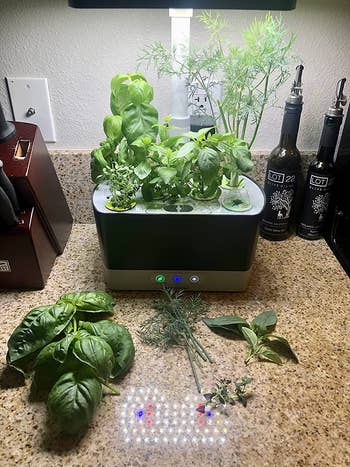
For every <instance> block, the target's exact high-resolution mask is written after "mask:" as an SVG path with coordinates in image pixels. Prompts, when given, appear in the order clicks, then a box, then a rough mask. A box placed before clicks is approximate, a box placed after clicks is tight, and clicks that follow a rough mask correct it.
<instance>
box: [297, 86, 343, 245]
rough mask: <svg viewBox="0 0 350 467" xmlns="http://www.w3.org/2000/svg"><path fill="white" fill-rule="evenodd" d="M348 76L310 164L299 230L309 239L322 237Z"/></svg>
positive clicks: (299, 232)
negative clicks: (314, 157)
mask: <svg viewBox="0 0 350 467" xmlns="http://www.w3.org/2000/svg"><path fill="white" fill-rule="evenodd" d="M345 81H346V79H345V78H343V79H341V80H339V81H338V83H337V88H336V96H335V99H334V103H333V105H332V106H331V107H330V108H329V109H328V111H327V113H326V115H325V118H324V123H323V130H322V135H321V140H320V145H319V149H318V152H317V156H316V159H315V160H313V161H312V162H311V164H310V166H309V170H308V173H307V177H306V183H305V193H304V204H303V209H302V213H301V218H300V222H299V226H298V230H297V233H298V235H300V237H303V238H306V239H308V240H317V239H319V238H321V236H322V231H323V228H324V224H325V221H326V216H327V210H328V205H329V200H330V197H331V193H332V188H333V185H334V164H333V158H334V153H335V148H336V146H337V141H338V135H339V129H340V126H341V124H342V120H343V108H342V107H343V106H344V105H345V104H346V97H345V96H344V94H343V90H344V85H345Z"/></svg>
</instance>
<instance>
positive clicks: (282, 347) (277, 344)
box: [265, 334, 299, 363]
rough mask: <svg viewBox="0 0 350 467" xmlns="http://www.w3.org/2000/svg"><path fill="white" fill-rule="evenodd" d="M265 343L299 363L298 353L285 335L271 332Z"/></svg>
mask: <svg viewBox="0 0 350 467" xmlns="http://www.w3.org/2000/svg"><path fill="white" fill-rule="evenodd" d="M265 344H266V345H268V346H269V347H270V348H271V349H272V350H273V351H275V352H277V353H278V354H279V355H281V356H282V357H285V358H287V359H289V360H294V362H295V363H299V359H298V356H297V354H296V353H295V352H294V350H293V349H292V347H291V346H290V344H289V342H288V341H287V339H285V338H284V337H280V336H275V335H272V334H271V335H269V336H268V340H267V341H265Z"/></svg>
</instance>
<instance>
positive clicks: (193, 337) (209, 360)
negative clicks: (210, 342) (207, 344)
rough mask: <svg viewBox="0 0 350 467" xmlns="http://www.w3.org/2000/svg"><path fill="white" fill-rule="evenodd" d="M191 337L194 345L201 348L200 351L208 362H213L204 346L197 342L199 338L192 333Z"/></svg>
mask: <svg viewBox="0 0 350 467" xmlns="http://www.w3.org/2000/svg"><path fill="white" fill-rule="evenodd" d="M192 339H193V340H194V342H195V343H196V345H197V346H198V347H199V348H200V349H201V351H202V352H203V354H204V355H205V357H206V359H207V361H208V362H210V363H213V359H212V358H211V357H210V355H209V354H208V352H207V351H206V350H205V348H204V347H203V346H202V344H201V343H200V342H199V340H198V339H197V338H196V337H195V336H193V335H192Z"/></svg>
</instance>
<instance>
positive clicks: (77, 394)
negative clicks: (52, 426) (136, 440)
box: [47, 370, 102, 434]
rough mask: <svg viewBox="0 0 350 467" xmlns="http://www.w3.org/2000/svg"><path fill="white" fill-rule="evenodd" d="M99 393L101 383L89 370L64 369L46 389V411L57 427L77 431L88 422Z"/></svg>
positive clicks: (100, 393)
mask: <svg viewBox="0 0 350 467" xmlns="http://www.w3.org/2000/svg"><path fill="white" fill-rule="evenodd" d="M101 397H102V386H101V383H100V382H99V381H98V380H97V379H96V378H95V377H93V376H92V374H91V373H90V372H88V371H86V370H81V371H79V372H76V373H73V372H69V373H66V374H64V375H62V376H61V377H60V378H59V379H58V381H57V382H56V384H55V385H54V386H53V388H52V389H51V391H50V394H49V397H48V402H47V407H48V411H49V415H50V417H51V419H52V420H53V421H54V422H55V423H56V424H57V425H58V426H59V428H60V430H61V431H63V432H65V433H68V434H77V433H79V432H81V431H83V430H84V429H85V428H86V427H87V426H88V424H89V423H90V422H91V420H92V418H93V416H94V414H95V412H96V409H97V406H98V404H99V402H100V400H101Z"/></svg>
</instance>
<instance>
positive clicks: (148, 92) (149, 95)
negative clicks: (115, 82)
mask: <svg viewBox="0 0 350 467" xmlns="http://www.w3.org/2000/svg"><path fill="white" fill-rule="evenodd" d="M129 96H130V100H131V102H132V103H133V104H136V105H140V104H142V103H143V102H146V103H147V104H148V103H150V102H151V101H152V99H153V88H152V86H151V85H150V84H149V83H147V81H145V80H142V79H136V80H135V81H132V82H131V83H130V85H129Z"/></svg>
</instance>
